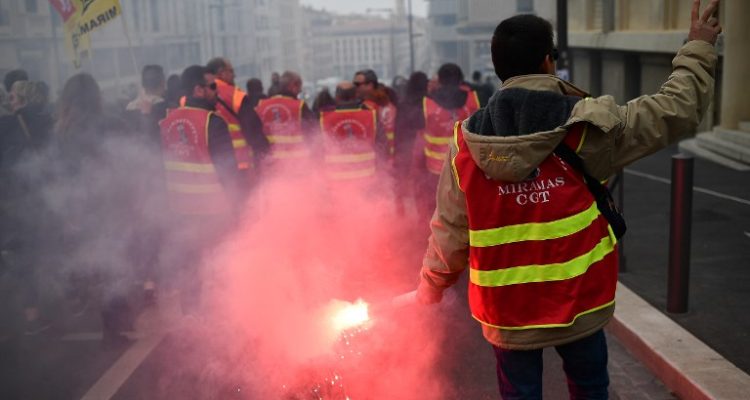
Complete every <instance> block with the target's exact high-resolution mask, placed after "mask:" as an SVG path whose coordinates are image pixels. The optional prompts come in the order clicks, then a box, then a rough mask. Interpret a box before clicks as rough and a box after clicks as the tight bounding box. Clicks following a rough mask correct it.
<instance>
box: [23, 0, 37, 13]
mask: <svg viewBox="0 0 750 400" xmlns="http://www.w3.org/2000/svg"><path fill="white" fill-rule="evenodd" d="M25 3H26V12H27V13H30V14H36V12H37V4H36V0H26V1H25Z"/></svg>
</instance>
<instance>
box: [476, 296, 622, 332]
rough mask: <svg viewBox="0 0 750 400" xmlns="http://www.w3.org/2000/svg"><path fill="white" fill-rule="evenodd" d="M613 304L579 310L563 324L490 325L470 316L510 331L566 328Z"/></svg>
mask: <svg viewBox="0 0 750 400" xmlns="http://www.w3.org/2000/svg"><path fill="white" fill-rule="evenodd" d="M614 304H615V300H612V301H610V302H607V303H604V304H602V305H600V306H596V307H594V308H592V309H590V310H586V311H583V312H580V313H578V314H576V315H575V317H573V319H572V320H571V321H570V322H568V323H565V324H541V325H525V326H500V325H492V324H490V323H487V322H484V321H482V320H481V319H479V318H477V317H476V316H475V315H474V314H472V315H471V316H472V317H473V318H474V319H475V320H477V321H479V323H481V324H482V325H487V326H491V327H493V328H496V329H504V330H510V331H522V330H525V329H540V328H567V327H569V326H572V325H573V324H574V323H575V322H576V320H577V319H578V318H580V317H582V316H584V315H586V314H591V313H594V312H597V311H599V310H603V309H605V308H607V307H610V306H612V305H614Z"/></svg>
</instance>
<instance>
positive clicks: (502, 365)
mask: <svg viewBox="0 0 750 400" xmlns="http://www.w3.org/2000/svg"><path fill="white" fill-rule="evenodd" d="M493 348H494V349H495V357H496V358H497V380H498V384H499V385H500V395H501V396H502V398H503V399H504V400H522V399H523V400H536V399H541V398H542V349H538V350H505V349H501V348H499V347H496V346H493ZM555 350H557V353H558V354H560V357H562V360H563V369H564V370H565V375H566V376H567V379H568V391H569V392H570V398H571V399H573V400H583V399H586V400H599V399H607V398H608V390H607V387H608V386H609V375H608V374H607V341H606V339H605V337H604V331H602V330H599V331H598V332H596V333H594V334H593V335H591V336H588V337H585V338H583V339H579V340H577V341H575V342H571V343H568V344H564V345H561V346H556V347H555Z"/></svg>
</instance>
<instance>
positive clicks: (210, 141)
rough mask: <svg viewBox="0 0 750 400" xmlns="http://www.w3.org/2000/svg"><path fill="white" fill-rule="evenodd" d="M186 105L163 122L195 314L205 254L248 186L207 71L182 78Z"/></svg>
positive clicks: (177, 232) (186, 286) (194, 69)
mask: <svg viewBox="0 0 750 400" xmlns="http://www.w3.org/2000/svg"><path fill="white" fill-rule="evenodd" d="M181 81H182V87H183V90H184V92H185V93H187V96H186V97H185V100H184V102H185V104H184V105H183V106H181V107H179V108H177V109H172V110H169V111H168V113H167V117H166V118H165V119H163V120H161V121H160V122H159V127H160V130H161V138H162V153H163V159H164V168H165V176H166V183H167V191H168V202H169V210H170V211H172V212H173V216H174V217H175V221H174V223H175V227H174V229H172V231H171V232H170V234H171V235H172V238H171V240H172V241H173V242H176V243H178V246H179V248H180V251H179V255H177V256H176V257H177V258H179V259H178V260H173V263H174V264H175V265H176V266H178V267H180V268H182V271H183V273H184V275H185V277H184V278H185V279H184V282H183V285H182V289H181V300H182V306H183V311H184V312H186V313H191V312H195V311H196V309H197V307H198V304H199V298H200V287H201V283H200V282H201V279H200V277H199V274H198V269H197V268H198V265H197V264H198V263H199V262H198V261H197V260H199V259H200V252H201V251H202V250H203V249H205V248H206V246H209V245H211V244H212V243H213V242H214V241H215V240H216V237H217V235H218V234H220V232H221V231H222V230H223V229H224V228H226V224H227V222H228V221H229V220H230V219H231V216H232V215H234V213H235V212H236V207H237V206H239V205H241V204H242V199H243V198H244V192H245V190H246V186H247V182H246V180H245V179H244V176H243V174H242V172H241V171H240V170H238V169H237V166H236V160H235V158H234V154H235V152H234V148H233V147H232V137H231V136H230V134H229V129H228V128H227V123H226V122H225V121H224V120H223V119H222V118H221V117H219V116H218V115H216V113H215V111H214V107H215V104H216V96H217V94H216V89H217V86H216V83H215V79H214V76H213V74H211V73H209V72H208V70H207V69H206V68H204V67H202V66H198V65H194V66H191V67H188V68H187V69H185V71H184V72H183V73H182V77H181Z"/></svg>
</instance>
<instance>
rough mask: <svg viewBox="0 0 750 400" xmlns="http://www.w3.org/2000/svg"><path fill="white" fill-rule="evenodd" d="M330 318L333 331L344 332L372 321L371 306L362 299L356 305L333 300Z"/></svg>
mask: <svg viewBox="0 0 750 400" xmlns="http://www.w3.org/2000/svg"><path fill="white" fill-rule="evenodd" d="M330 318H331V324H332V326H333V329H334V330H335V331H336V332H343V331H346V330H348V329H351V328H355V327H358V326H361V325H364V324H365V323H367V322H368V321H370V313H369V305H368V304H367V303H366V302H365V301H364V300H362V299H359V300H357V301H356V302H354V303H350V302H346V301H341V300H333V301H331V304H330Z"/></svg>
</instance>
